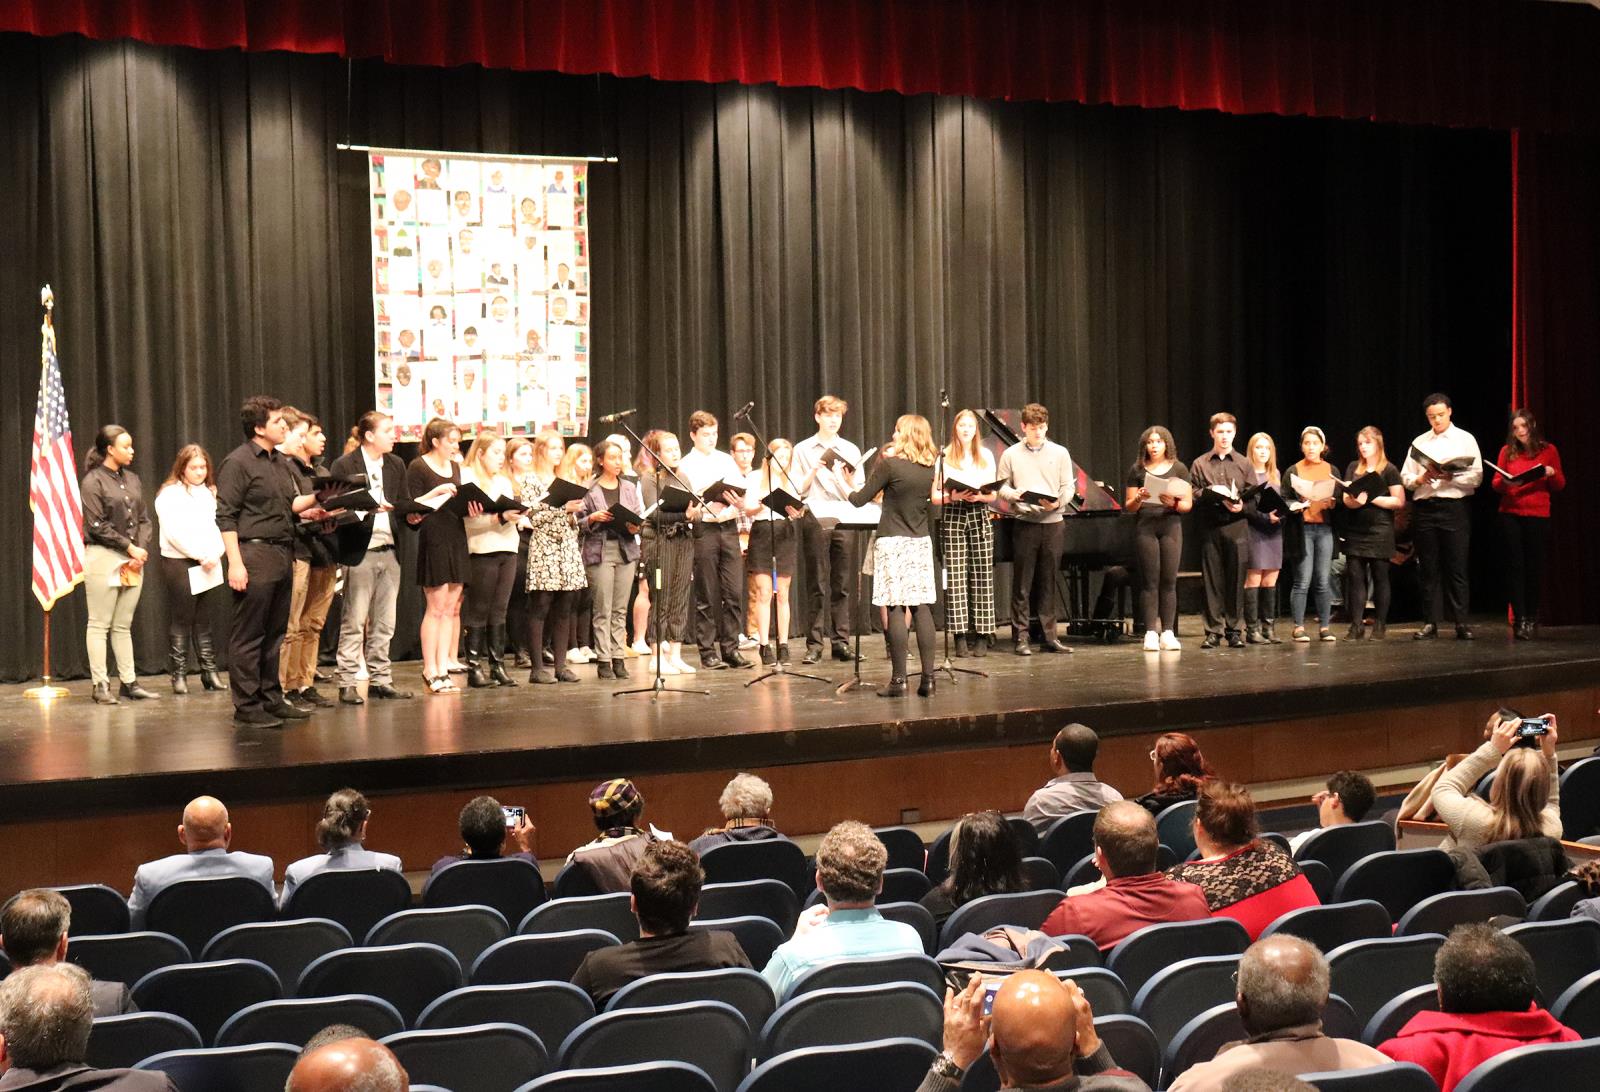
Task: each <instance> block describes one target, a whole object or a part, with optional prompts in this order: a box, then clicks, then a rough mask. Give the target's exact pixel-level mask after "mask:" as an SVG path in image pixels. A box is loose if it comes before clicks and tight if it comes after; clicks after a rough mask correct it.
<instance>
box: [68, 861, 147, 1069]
mask: <svg viewBox="0 0 1600 1092" xmlns="http://www.w3.org/2000/svg"><path fill="white" fill-rule="evenodd" d="M50 890H51V891H54V892H56V893H58V894H59V895H61V897H62V898H64V899H66V900H67V903H68V905H70V906H71V907H72V923H71V924H70V925H69V926H68V927H67V935H68V936H70V937H73V938H77V937H80V936H103V935H105V934H107V933H126V932H127V931H128V930H129V928H130V927H131V926H130V925H129V922H128V900H127V899H125V898H123V897H122V892H120V891H118V890H116V889H114V888H110V887H107V886H106V885H105V884H103V883H74V884H67V885H66V886H64V887H52V888H50ZM124 1068H126V1067H124Z"/></svg>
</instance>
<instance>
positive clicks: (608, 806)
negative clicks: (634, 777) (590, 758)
mask: <svg viewBox="0 0 1600 1092" xmlns="http://www.w3.org/2000/svg"><path fill="white" fill-rule="evenodd" d="M589 810H590V811H591V812H592V813H593V814H594V825H595V827H596V828H597V829H598V830H599V831H600V833H599V835H598V836H596V838H595V839H594V841H592V842H589V843H587V844H585V845H581V846H579V847H578V848H577V849H575V850H573V851H572V852H571V854H569V855H568V856H567V863H568V864H575V865H577V866H578V867H579V868H581V869H582V870H583V872H584V873H585V874H586V875H587V876H588V877H589V879H590V880H591V881H592V882H593V883H594V885H595V886H596V887H597V888H599V889H600V891H601V893H602V894H608V895H609V894H612V893H613V892H617V891H626V890H628V887H629V884H630V883H631V882H632V877H633V866H634V865H635V864H637V863H638V862H639V858H640V857H643V856H644V851H645V849H646V848H647V847H648V846H649V845H650V843H651V842H653V841H655V838H654V836H653V835H651V834H649V833H648V832H646V831H643V830H640V829H639V817H640V816H641V815H643V814H644V797H643V795H641V794H640V792H639V790H638V788H637V787H636V786H635V785H634V783H633V782H632V781H629V780H628V779H627V778H625V777H618V778H613V779H612V780H610V781H602V782H601V783H600V784H598V785H596V786H595V787H594V789H593V790H592V791H590V793H589Z"/></svg>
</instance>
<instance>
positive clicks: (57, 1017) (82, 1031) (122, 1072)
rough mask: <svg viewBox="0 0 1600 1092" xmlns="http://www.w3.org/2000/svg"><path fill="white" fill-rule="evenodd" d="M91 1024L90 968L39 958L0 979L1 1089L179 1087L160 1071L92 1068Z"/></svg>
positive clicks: (124, 1091)
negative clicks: (88, 1061)
mask: <svg viewBox="0 0 1600 1092" xmlns="http://www.w3.org/2000/svg"><path fill="white" fill-rule="evenodd" d="M93 1026H94V999H93V997H92V996H91V987H90V981H89V972H88V971H86V970H84V969H83V968H82V967H78V966H74V965H73V964H71V963H38V964H35V965H33V966H31V967H24V968H22V969H21V970H18V971H13V972H12V973H11V975H10V976H9V977H8V978H6V979H5V981H3V982H0V1074H3V1076H0V1089H3V1090H4V1092H57V1090H58V1089H60V1090H67V1089H70V1090H72V1092H82V1090H87V1089H98V1090H103V1092H178V1086H177V1085H175V1084H173V1083H172V1078H170V1077H168V1076H167V1075H166V1074H165V1073H151V1072H142V1071H140V1070H134V1069H94V1068H92V1067H91V1066H90V1065H89V1064H88V1063H87V1062H86V1061H85V1060H84V1059H85V1057H86V1056H87V1055H88V1051H89V1031H90V1029H91V1028H92V1027H93Z"/></svg>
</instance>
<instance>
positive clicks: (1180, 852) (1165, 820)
mask: <svg viewBox="0 0 1600 1092" xmlns="http://www.w3.org/2000/svg"><path fill="white" fill-rule="evenodd" d="M1197 806H1198V805H1197V804H1196V802H1195V801H1193V800H1181V801H1179V802H1178V803H1176V804H1169V805H1168V806H1166V807H1164V808H1162V809H1161V814H1160V815H1158V816H1156V841H1158V842H1159V843H1161V844H1162V845H1164V846H1170V847H1171V848H1172V852H1173V853H1175V854H1177V857H1178V860H1180V861H1186V860H1188V859H1189V854H1191V853H1193V852H1194V850H1195V845H1194V814H1195V809H1196V807H1197Z"/></svg>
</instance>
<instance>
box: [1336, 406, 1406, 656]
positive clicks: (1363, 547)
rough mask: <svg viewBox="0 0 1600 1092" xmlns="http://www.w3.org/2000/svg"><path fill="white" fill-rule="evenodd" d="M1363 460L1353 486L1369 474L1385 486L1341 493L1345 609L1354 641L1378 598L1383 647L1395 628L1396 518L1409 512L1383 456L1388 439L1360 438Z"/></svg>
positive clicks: (1370, 433) (1349, 477)
mask: <svg viewBox="0 0 1600 1092" xmlns="http://www.w3.org/2000/svg"><path fill="white" fill-rule="evenodd" d="M1356 450H1357V452H1358V453H1359V454H1360V456H1361V457H1360V458H1359V459H1357V460H1356V461H1355V462H1353V463H1351V464H1350V465H1349V466H1348V467H1346V468H1345V472H1344V476H1345V480H1346V481H1348V482H1349V483H1350V484H1351V485H1352V486H1354V485H1356V483H1357V481H1358V480H1359V479H1361V478H1364V477H1366V476H1367V475H1368V474H1376V475H1378V478H1379V480H1380V484H1379V487H1378V488H1376V489H1372V488H1362V489H1359V490H1358V491H1357V492H1355V493H1352V492H1350V490H1348V489H1340V490H1339V503H1340V505H1341V506H1342V507H1341V508H1340V509H1339V518H1338V521H1337V527H1338V530H1339V537H1340V539H1341V540H1342V542H1343V545H1344V558H1345V566H1344V580H1345V584H1344V587H1345V592H1344V603H1345V609H1346V610H1347V611H1348V612H1349V614H1350V632H1349V634H1348V635H1347V636H1346V638H1345V639H1346V640H1348V641H1359V640H1361V639H1362V638H1363V637H1364V636H1365V633H1364V632H1363V628H1364V627H1363V622H1364V621H1365V611H1366V606H1367V596H1368V594H1369V592H1370V594H1371V596H1372V609H1373V616H1372V640H1374V641H1381V640H1383V638H1384V632H1385V630H1386V628H1387V627H1388V623H1389V559H1390V558H1391V557H1393V556H1394V514H1395V513H1396V512H1398V511H1399V510H1400V509H1402V508H1404V507H1405V506H1406V489H1405V485H1404V484H1402V483H1401V481H1400V470H1399V468H1398V467H1396V466H1395V465H1394V464H1393V463H1391V462H1390V461H1389V457H1388V455H1387V454H1385V452H1384V450H1383V433H1382V432H1380V431H1379V430H1378V429H1377V428H1376V427H1375V426H1373V425H1368V426H1367V427H1366V428H1364V429H1362V430H1361V431H1360V432H1358V433H1356Z"/></svg>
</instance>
